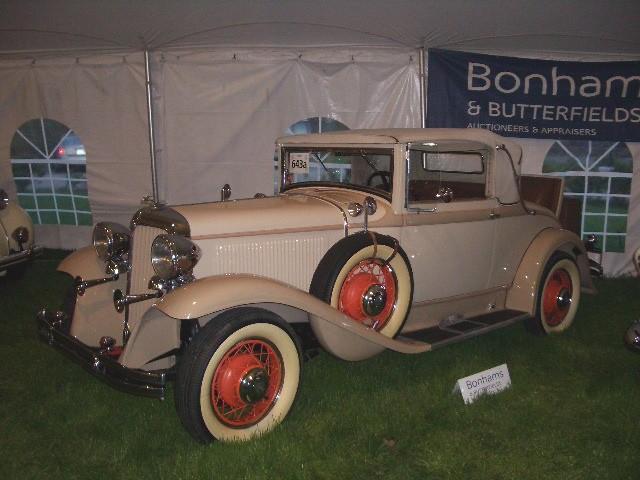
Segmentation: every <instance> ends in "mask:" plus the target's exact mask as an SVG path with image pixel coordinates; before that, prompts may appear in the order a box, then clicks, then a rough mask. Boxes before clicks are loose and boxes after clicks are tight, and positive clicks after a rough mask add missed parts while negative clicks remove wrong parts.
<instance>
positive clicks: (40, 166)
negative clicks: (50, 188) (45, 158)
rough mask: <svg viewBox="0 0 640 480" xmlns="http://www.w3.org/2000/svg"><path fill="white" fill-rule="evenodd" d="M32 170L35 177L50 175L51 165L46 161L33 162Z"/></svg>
mask: <svg viewBox="0 0 640 480" xmlns="http://www.w3.org/2000/svg"><path fill="white" fill-rule="evenodd" d="M31 172H32V174H33V178H43V177H47V178H48V177H49V167H48V166H47V164H46V163H32V164H31Z"/></svg>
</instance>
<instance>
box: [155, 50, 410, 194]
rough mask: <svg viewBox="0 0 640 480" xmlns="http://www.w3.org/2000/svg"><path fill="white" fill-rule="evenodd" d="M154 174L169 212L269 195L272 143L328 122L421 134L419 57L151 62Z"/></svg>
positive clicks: (237, 53) (311, 54)
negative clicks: (312, 122)
mask: <svg viewBox="0 0 640 480" xmlns="http://www.w3.org/2000/svg"><path fill="white" fill-rule="evenodd" d="M153 60H154V65H155V66H154V68H153V69H152V73H154V75H155V76H154V80H153V81H154V83H155V88H154V99H155V102H156V104H157V106H158V108H157V116H156V118H157V120H158V124H157V127H158V128H157V131H158V171H159V177H160V192H161V195H160V196H161V198H163V199H165V200H168V201H169V202H170V203H181V202H198V201H211V200H218V199H219V190H220V188H221V187H222V186H223V185H224V184H225V183H229V184H230V185H231V187H232V191H233V193H232V198H243V197H249V196H253V195H254V194H255V193H256V192H262V193H265V194H272V193H273V189H274V162H273V158H274V151H275V150H274V148H275V143H274V142H275V139H276V138H277V137H279V136H281V135H284V134H285V132H286V130H287V128H288V127H289V126H290V125H292V124H293V123H295V122H297V121H299V120H304V119H306V118H309V117H329V118H332V119H335V120H338V121H340V122H342V123H343V124H345V125H347V126H348V127H349V128H375V127H387V126H390V125H392V126H396V127H416V126H419V125H420V111H419V110H420V109H419V106H420V101H419V97H420V92H419V90H420V84H419V71H418V70H419V67H418V51H417V50H415V49H355V50H354V49H342V50H341V49H307V50H304V51H300V50H293V49H277V50H273V49H272V50H260V49H245V50H242V49H240V50H238V49H222V50H215V51H208V52H202V51H194V52H184V51H183V52H180V53H169V52H164V53H158V54H156V55H154V57H153Z"/></svg>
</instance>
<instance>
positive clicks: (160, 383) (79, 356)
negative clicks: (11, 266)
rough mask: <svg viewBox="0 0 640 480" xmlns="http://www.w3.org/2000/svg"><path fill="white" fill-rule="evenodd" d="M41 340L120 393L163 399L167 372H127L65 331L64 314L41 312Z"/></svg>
mask: <svg viewBox="0 0 640 480" xmlns="http://www.w3.org/2000/svg"><path fill="white" fill-rule="evenodd" d="M36 320H37V323H38V333H39V335H40V338H41V339H42V340H44V341H45V342H47V343H48V344H49V345H51V346H54V347H56V348H58V349H60V350H61V351H62V352H64V353H66V354H67V355H68V356H70V357H71V358H72V359H73V360H74V361H75V362H77V363H78V364H80V365H81V366H82V367H84V368H85V369H86V370H87V371H88V372H89V373H91V374H92V375H94V376H95V377H97V378H99V379H100V380H102V381H103V382H106V383H108V384H109V385H111V386H112V387H114V388H117V389H118V390H122V391H124V392H127V393H132V394H134V395H141V396H144V397H151V398H160V399H163V398H164V393H165V386H166V383H167V372H165V371H160V372H147V371H145V370H140V369H134V368H127V367H125V366H123V365H121V364H120V363H118V361H117V360H115V359H113V358H111V357H109V356H108V355H106V354H103V353H101V352H100V351H99V350H98V349H97V348H91V347H88V346H87V345H85V344H84V343H82V342H80V341H79V340H78V339H76V338H75V337H72V336H71V335H69V334H67V333H65V332H64V331H63V329H64V327H63V326H64V325H69V321H68V317H67V315H66V314H65V313H63V312H52V311H50V310H41V311H40V312H38V315H37V317H36Z"/></svg>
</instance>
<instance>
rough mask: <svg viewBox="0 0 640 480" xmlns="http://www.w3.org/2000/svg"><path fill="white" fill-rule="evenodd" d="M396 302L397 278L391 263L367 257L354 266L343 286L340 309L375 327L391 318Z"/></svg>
mask: <svg viewBox="0 0 640 480" xmlns="http://www.w3.org/2000/svg"><path fill="white" fill-rule="evenodd" d="M395 302H396V279H395V276H394V275H393V271H392V270H391V268H390V267H389V265H387V264H385V263H382V262H381V261H379V260H378V259H367V260H363V261H362V262H360V263H359V264H358V265H356V266H355V267H353V268H352V269H351V271H350V272H349V273H348V274H347V276H346V278H345V280H344V282H343V284H342V286H341V288H340V296H339V301H338V308H339V309H340V311H341V312H344V313H345V314H347V315H348V316H349V317H351V318H352V319H354V320H356V321H358V322H361V323H363V324H365V325H367V326H369V327H372V328H374V329H375V330H378V331H379V330H381V329H382V328H384V326H385V325H386V324H387V322H388V321H389V318H390V317H391V315H392V313H393V309H394V306H395Z"/></svg>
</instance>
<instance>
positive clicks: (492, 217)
mask: <svg viewBox="0 0 640 480" xmlns="http://www.w3.org/2000/svg"><path fill="white" fill-rule="evenodd" d="M489 218H490V219H491V220H495V219H496V218H500V214H499V213H496V212H491V213H490V214H489Z"/></svg>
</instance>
